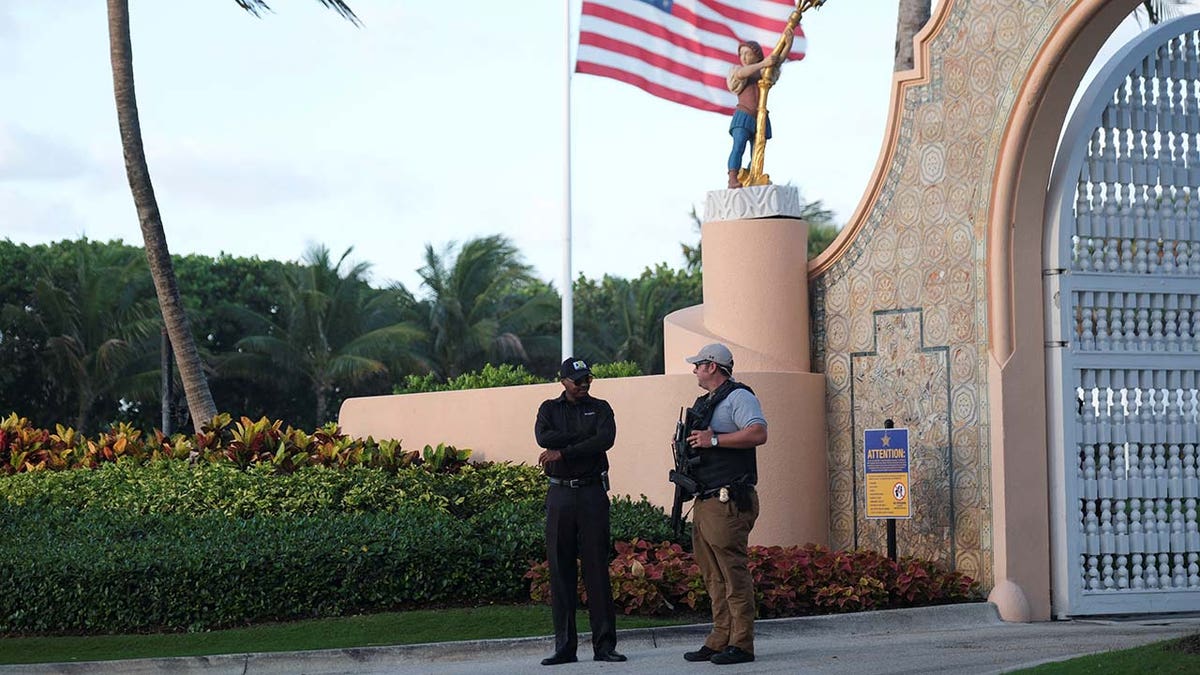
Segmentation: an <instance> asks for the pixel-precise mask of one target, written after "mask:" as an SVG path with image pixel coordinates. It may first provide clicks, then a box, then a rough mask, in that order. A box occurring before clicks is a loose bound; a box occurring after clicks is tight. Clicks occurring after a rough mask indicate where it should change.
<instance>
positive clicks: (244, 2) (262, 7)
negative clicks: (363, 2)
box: [233, 0, 362, 26]
mask: <svg viewBox="0 0 1200 675" xmlns="http://www.w3.org/2000/svg"><path fill="white" fill-rule="evenodd" d="M233 1H234V2H236V3H237V4H238V7H241V8H242V9H244V10H246V11H247V12H250V13H251V14H253V15H254V16H262V15H263V12H271V11H274V10H272V9H271V6H270V5H268V4H267V3H266V0H233ZM317 1H318V2H320V3H321V4H322V5H324V6H325V7H328V8H329V9H332V10H333V11H335V12H337V13H338V14H339V15H341V17H342V18H343V19H345V20H347V21H349V22H350V23H352V24H354V25H355V26H362V22H361V21H359V20H358V17H357V16H355V14H354V11H353V10H351V9H350V6H349V5H347V4H346V3H345V2H342V0H317Z"/></svg>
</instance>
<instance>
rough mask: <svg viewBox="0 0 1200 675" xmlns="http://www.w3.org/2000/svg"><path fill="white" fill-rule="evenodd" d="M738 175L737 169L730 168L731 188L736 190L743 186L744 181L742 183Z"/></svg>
mask: <svg viewBox="0 0 1200 675" xmlns="http://www.w3.org/2000/svg"><path fill="white" fill-rule="evenodd" d="M737 175H738V170H737V169H730V170H729V189H730V190H734V189H737V188H740V187H742V183H741V181H739V180H738V176H737Z"/></svg>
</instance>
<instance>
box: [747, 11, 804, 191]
mask: <svg viewBox="0 0 1200 675" xmlns="http://www.w3.org/2000/svg"><path fill="white" fill-rule="evenodd" d="M823 4H825V0H798V2H797V3H796V9H794V10H792V13H791V15H790V16H789V17H788V20H787V26H786V27H785V28H784V29H783V34H782V35H780V36H779V41H778V42H777V43H775V49H773V50H771V53H770V54H767V55H764V54H763V50H762V47H761V46H760V45H759V44H758V43H757V42H754V41H751V40H748V41H746V42H743V43H741V44H739V45H738V60H739V61H740V62H741V64H742V65H741V66H737V67H735V68H734V69H733V70H732V71H730V73H729V78H728V81H727V84H728V86H729V91H731V92H733V94H734V95H735V96H737V97H738V105H737V109H736V110H735V111H734V113H733V120H732V121H731V122H730V125H729V134H730V135H731V136H733V151H732V152H731V153H730V155H729V163H728V170H729V187H730V188H739V187H750V186H752V185H769V184H770V183H771V177H770V176H768V175H767V174H765V173H763V161H764V159H765V157H766V152H767V139H768V138H770V137H771V120H770V118H769V117H768V116H767V94H768V92H770V90H771V87H772V86H773V85H774V84H775V82H776V81H778V80H779V67H780V65H782V64H783V62H784V61H785V60H787V57H788V54H790V53H791V51H792V40H793V38H794V37H795V30H796V26H797V25H799V24H800V17H801V16H802V15H803V14H804V12H806V11H807V10H809V9H813V8H816V7H820V6H821V5H823ZM755 82H757V83H758V88H757V102H756V103H755V98H756V97H755V95H754V94H755V90H754V89H751V88H750V85H751V84H753V83H755ZM751 111H753V112H754V115H753V116H751ZM751 135H753V139H754V140H753V144H751V150H750V168H749V169H743V168H741V164H742V156H743V155H744V153H745V150H746V145H747V144H748V143H749V142H750V138H751Z"/></svg>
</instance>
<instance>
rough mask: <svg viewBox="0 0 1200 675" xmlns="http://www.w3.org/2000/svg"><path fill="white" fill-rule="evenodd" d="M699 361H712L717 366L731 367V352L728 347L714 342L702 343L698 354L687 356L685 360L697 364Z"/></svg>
mask: <svg viewBox="0 0 1200 675" xmlns="http://www.w3.org/2000/svg"><path fill="white" fill-rule="evenodd" d="M701 361H712V362H713V363H715V364H717V365H718V366H725V367H726V368H733V352H731V351H729V347H726V346H725V345H723V344H721V343H720V342H714V343H712V344H711V345H704V347H703V348H702V349H701V350H700V352H699V353H698V354H696V355H695V356H689V357H687V362H688V363H691V364H697V363H700V362H701Z"/></svg>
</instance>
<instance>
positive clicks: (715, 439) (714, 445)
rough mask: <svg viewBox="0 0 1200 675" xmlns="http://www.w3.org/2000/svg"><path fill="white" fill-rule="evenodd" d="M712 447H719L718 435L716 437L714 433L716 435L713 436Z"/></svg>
mask: <svg viewBox="0 0 1200 675" xmlns="http://www.w3.org/2000/svg"><path fill="white" fill-rule="evenodd" d="M712 446H713V447H714V448H715V447H717V435H716V433H714V434H713V435H712Z"/></svg>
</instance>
